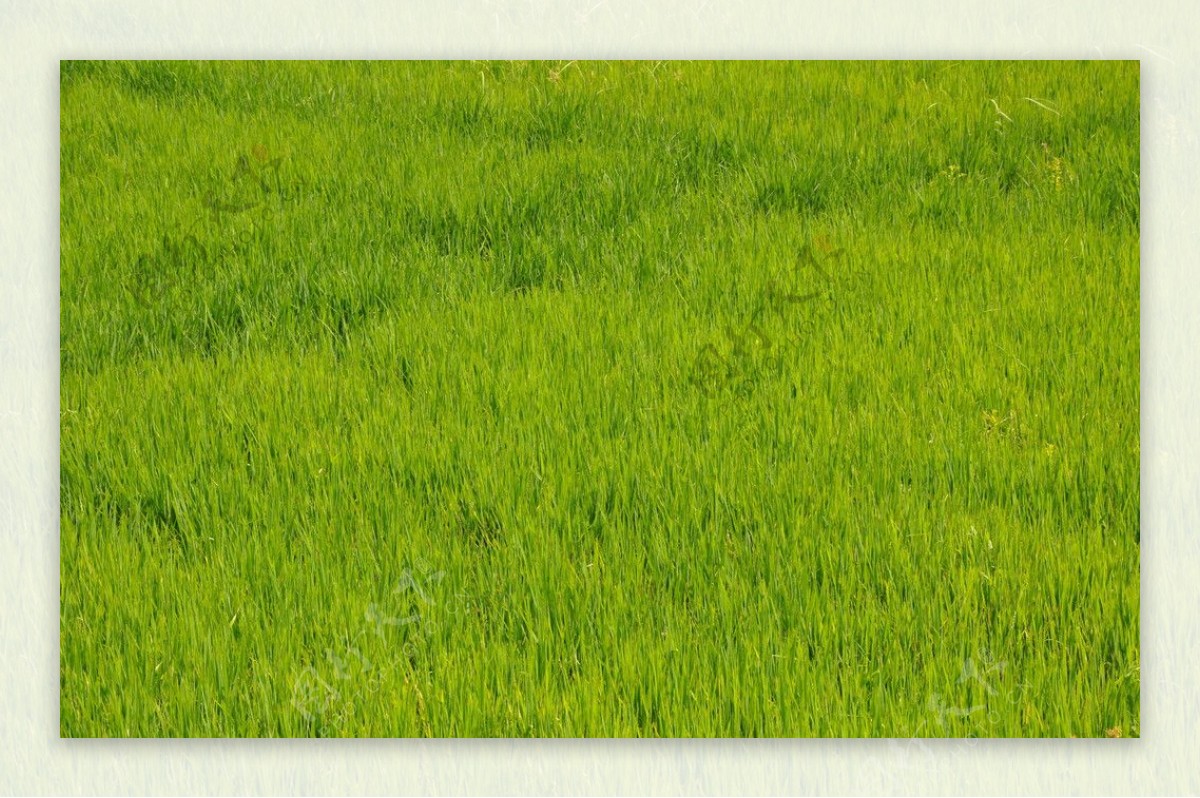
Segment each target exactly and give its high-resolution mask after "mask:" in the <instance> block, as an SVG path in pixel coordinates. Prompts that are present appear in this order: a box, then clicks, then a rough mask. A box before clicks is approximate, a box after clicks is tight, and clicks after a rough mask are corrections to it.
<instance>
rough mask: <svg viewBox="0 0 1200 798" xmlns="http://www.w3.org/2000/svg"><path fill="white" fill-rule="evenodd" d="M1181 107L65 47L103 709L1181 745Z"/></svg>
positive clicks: (66, 653)
mask: <svg viewBox="0 0 1200 798" xmlns="http://www.w3.org/2000/svg"><path fill="white" fill-rule="evenodd" d="M1138 91H1139V89H1138V66H1137V64H1136V63H1127V62H1093V63H1076V62H1054V63H1042V62H1019V63H1011V62H980V63H974V62H968V63H961V62H956V63H924V62H922V63H910V62H903V63H767V64H764V63H706V62H689V63H669V62H668V63H660V64H655V63H588V62H579V63H575V64H571V65H569V66H566V67H565V68H564V65H563V64H561V63H479V62H471V63H467V62H455V63H376V62H368V63H309V62H302V63H301V62H297V63H201V62H153V63H122V62H103V63H101V62H63V64H62V95H61V96H62V109H61V208H62V218H61V229H62V239H61V250H62V262H61V269H62V282H61V288H62V299H61V314H62V316H61V352H62V355H61V358H62V360H61V366H62V369H61V374H62V377H61V379H62V383H61V385H62V387H61V408H62V427H61V441H62V443H61V447H62V449H61V463H62V466H61V467H62V472H61V552H62V560H61V568H62V580H61V615H60V622H61V732H62V734H63V735H64V736H309V735H316V736H393V735H395V736H407V735H435V736H521V735H532V736H699V737H707V736H743V735H761V736H910V735H917V736H942V735H947V736H1018V737H1025V736H1068V735H1076V736H1103V735H1105V734H1106V733H1109V734H1112V733H1117V732H1116V730H1117V729H1120V732H1119V733H1121V734H1123V735H1137V734H1139V733H1140V715H1139V681H1140V671H1139V667H1140V666H1139V649H1138V606H1139V604H1138V586H1139V578H1138V574H1139V569H1138V551H1139V534H1140V533H1139V503H1138V502H1139V499H1138V496H1139V494H1138V478H1139V471H1138V441H1139V437H1138V407H1139V404H1138V377H1139V368H1138V351H1139V350H1138V332H1139V304H1138V284H1139V267H1138V221H1139V219H1138V204H1139V203H1138V196H1139V192H1138V174H1139V161H1138V157H1139V156H1138V153H1139V128H1138V119H1139V109H1138V97H1139V94H1138ZM772 292H774V293H772ZM780 295H791V296H794V297H800V296H809V295H812V298H811V300H809V301H805V302H786V303H783V304H782V305H778V307H779V312H773V313H765V314H764V313H762V312H761V311H762V308H763V307H764V301H765V300H764V298H765V297H766V298H769V297H771V296H776V297H778V296H780ZM777 304H778V303H777ZM752 323H753V324H757V325H758V328H759V331H760V332H761V333H762V335H761V336H760V335H759V334H758V333H754V334H750V335H747V334H746V331H747V330H748V329H750V325H751V324H752ZM767 342H769V343H767ZM706 351H707V352H708V353H710V354H711V355H715V359H713V360H711V362H710V363H709V366H712V364H718V365H716V366H712V367H711V368H710V369H709V371H710V374H709V377H710V379H709V380H708V381H707V382H705V383H704V384H699V383H698V381H697V380H696V376H697V370H698V369H700V368H702V367H704V365H705V363H704V362H703V360H702V358H704V357H705V356H706V355H705V354H704V353H705V352H706Z"/></svg>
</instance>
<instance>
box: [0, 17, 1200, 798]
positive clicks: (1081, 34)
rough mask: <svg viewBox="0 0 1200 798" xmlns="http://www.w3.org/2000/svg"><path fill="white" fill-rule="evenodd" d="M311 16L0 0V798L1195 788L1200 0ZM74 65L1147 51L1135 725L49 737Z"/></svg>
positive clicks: (1199, 632) (1117, 54)
mask: <svg viewBox="0 0 1200 798" xmlns="http://www.w3.org/2000/svg"><path fill="white" fill-rule="evenodd" d="M312 5H313V4H309V3H298V2H296V3H284V2H281V1H280V0H255V2H234V0H205V2H195V1H194V0H193V1H191V2H183V0H179V1H178V2H170V3H162V2H152V1H151V0H125V2H111V3H103V2H98V1H97V0H75V1H74V2H71V1H70V0H53V1H51V2H45V1H44V0H0V63H2V65H3V66H2V70H0V170H2V171H0V209H2V213H0V269H2V271H0V597H2V599H0V792H6V791H8V792H15V793H26V794H40V793H50V794H74V793H85V794H109V793H117V794H135V795H136V794H144V793H154V794H174V793H187V794H209V793H217V794H229V793H233V794H246V793H249V794H259V793H262V794H285V795H307V794H360V793H361V794H365V793H372V794H375V793H394V794H403V793H487V794H507V793H527V792H528V793H542V794H548V793H555V794H557V793H562V794H573V793H586V794H597V793H614V794H625V793H630V792H632V793H639V794H674V793H693V794H698V793H739V794H763V793H776V794H777V793H822V794H823V793H841V794H848V793H857V794H874V793H889V794H910V793H920V794H942V793H956V794H972V793H989V794H992V793H997V794H1023V793H1031V792H1032V793H1038V794H1050V793H1064V794H1074V793H1091V794H1101V793H1103V794H1108V793H1113V792H1116V793H1131V794H1133V793H1174V794H1178V793H1190V794H1198V793H1200V767H1198V766H1197V764H1196V763H1197V762H1200V712H1198V709H1200V689H1198V688H1200V656H1198V655H1200V567H1198V565H1200V517H1198V513H1197V498H1198V496H1200V474H1198V473H1197V468H1196V465H1195V462H1194V459H1193V458H1194V456H1195V454H1196V452H1197V451H1200V446H1198V444H1200V435H1198V431H1200V393H1198V392H1197V383H1196V375H1197V369H1196V368H1195V366H1196V360H1197V355H1196V351H1197V348H1196V347H1197V342H1200V310H1198V308H1200V303H1197V301H1196V300H1197V290H1196V286H1195V283H1194V282H1192V281H1191V280H1189V277H1190V276H1191V275H1193V274H1195V269H1196V264H1197V263H1200V253H1198V252H1197V244H1196V242H1197V235H1196V232H1197V220H1200V214H1198V213H1197V210H1198V209H1197V202H1196V194H1195V192H1196V191H1197V187H1200V174H1198V170H1197V162H1196V156H1197V136H1196V131H1197V121H1198V120H1197V115H1198V111H1197V109H1198V108H1200V104H1198V103H1197V102H1196V100H1197V96H1196V95H1197V87H1198V86H1200V74H1198V71H1200V70H1198V69H1197V64H1198V61H1197V58H1198V56H1197V52H1196V44H1195V42H1196V34H1197V33H1200V25H1197V22H1198V21H1200V20H1198V15H1197V12H1196V10H1195V8H1196V7H1195V5H1194V4H1193V3H1192V2H1190V0H1156V1H1154V2H1151V1H1150V0H1136V2H1122V3H1117V2H1108V3H1103V4H1098V3H1096V2H1094V0H1092V1H1089V0H1067V1H1066V2H1047V1H1046V0H1036V1H1032V2H1031V1H1030V0H1018V2H996V1H995V0H970V1H969V2H965V3H950V2H933V1H932V0H916V2H903V3H897V2H893V3H890V4H888V3H883V2H876V1H875V0H847V2H843V3H827V2H820V3H817V2H812V1H811V0H800V1H799V2H787V0H753V2H726V1H723V0H694V2H687V3H684V2H662V3H658V4H656V5H654V6H653V7H646V6H647V5H648V2H647V0H621V1H620V2H617V1H616V0H576V1H575V2H560V3H555V2H549V1H548V0H524V2H522V1H521V0H477V2H456V0H441V1H440V2H439V1H438V0H393V1H391V2H389V1H388V0H343V1H342V2H338V3H328V4H326V6H325V7H324V8H313V7H310V6H312ZM185 7H186V9H187V10H183V9H184V8H185ZM89 57H110V58H111V57H152V58H153V57H221V58H247V57H249V58H297V57H300V58H327V57H337V58H371V57H374V58H452V57H476V58H481V57H563V58H578V57H597V58H607V57H680V58H721V57H736V58H814V57H816V58H861V57H866V58H1012V57H1017V58H1025V57H1038V58H1135V59H1140V60H1141V63H1142V71H1141V74H1142V184H1141V185H1142V204H1143V212H1142V214H1141V219H1142V315H1141V319H1142V396H1141V409H1142V435H1141V445H1142V450H1141V451H1142V505H1141V506H1142V525H1143V530H1142V581H1141V585H1142V612H1143V614H1142V663H1143V674H1142V735H1143V736H1142V738H1141V739H1140V740H1128V741H1125V740H1123V741H1108V740H1079V741H991V742H988V741H984V742H975V743H972V742H971V741H943V742H932V741H929V742H924V743H918V742H917V741H894V740H891V741H889V740H874V741H873V740H863V741H831V740H795V741H788V740H776V741H573V740H560V741H545V742H539V741H459V742H454V741H430V742H423V741H406V740H395V741H393V740H362V741H311V740H299V741H287V740H275V741H241V742H239V741H231V742H225V741H211V740H196V741H107V740H105V741H79V740H74V741H73V740H60V739H59V736H58V733H59V732H58V676H57V674H58V672H59V668H58V582H59V572H58V550H59V549H58V417H57V416H58V215H59V211H58V132H59V127H58V59H59V58H89Z"/></svg>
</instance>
